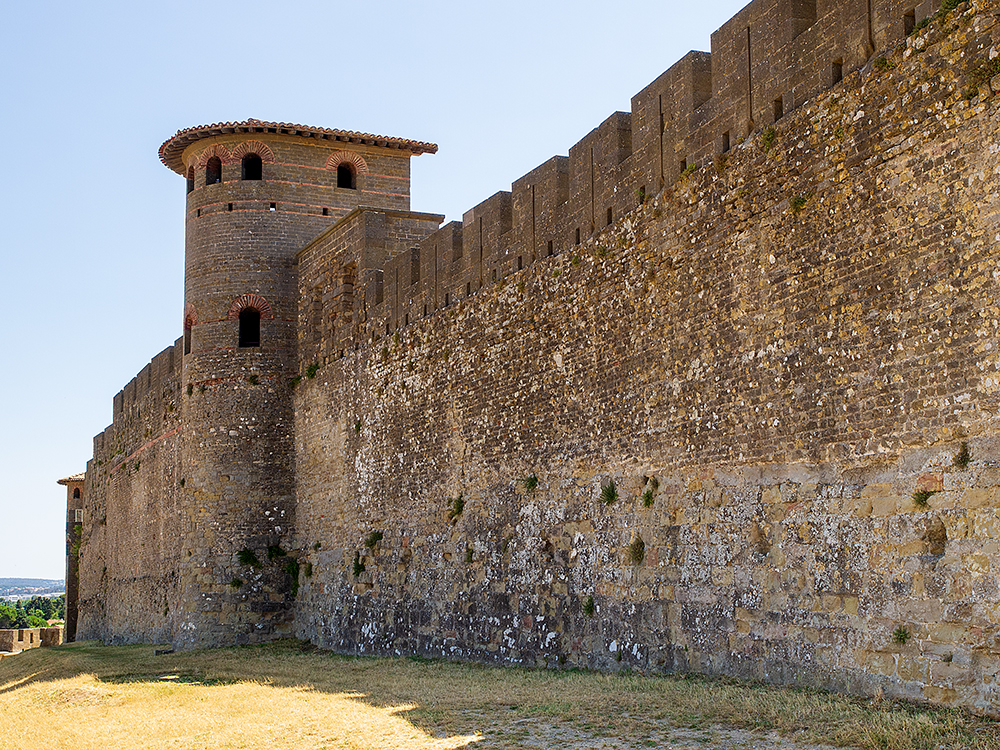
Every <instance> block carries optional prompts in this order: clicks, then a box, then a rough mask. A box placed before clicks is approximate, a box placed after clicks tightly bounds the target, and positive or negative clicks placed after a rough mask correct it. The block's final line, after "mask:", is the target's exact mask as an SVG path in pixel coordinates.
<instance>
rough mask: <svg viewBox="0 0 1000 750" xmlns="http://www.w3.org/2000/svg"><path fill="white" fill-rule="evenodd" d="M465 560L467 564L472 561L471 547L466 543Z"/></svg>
mask: <svg viewBox="0 0 1000 750" xmlns="http://www.w3.org/2000/svg"><path fill="white" fill-rule="evenodd" d="M465 562H466V563H467V564H468V563H471V562H472V547H470V546H468V545H466V546H465Z"/></svg>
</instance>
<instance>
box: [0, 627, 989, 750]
mask: <svg viewBox="0 0 1000 750" xmlns="http://www.w3.org/2000/svg"><path fill="white" fill-rule="evenodd" d="M154 650H155V647H154V646H152V645H149V646H117V647H112V646H102V645H100V644H97V643H94V642H85V643H76V644H67V645H64V646H60V647H58V648H53V649H37V650H33V651H31V652H27V653H25V654H22V655H19V656H17V657H13V658H10V659H4V660H3V661H2V662H0V694H3V693H11V692H14V693H16V692H17V691H19V690H23V689H24V688H26V687H28V686H30V685H33V684H38V683H45V682H52V681H55V680H60V679H67V678H72V677H75V676H79V675H93V677H94V678H95V679H96V680H99V681H100V682H103V683H107V684H131V683H164V682H173V683H176V684H186V685H199V686H206V687H209V688H212V687H217V686H227V685H233V684H235V683H256V684H260V685H265V686H271V687H276V688H295V689H300V690H303V691H308V692H316V693H322V694H325V695H327V696H330V697H331V698H335V699H336V700H337V701H340V700H350V701H357V702H358V703H360V704H363V705H365V706H367V707H370V708H372V709H377V710H379V711H382V712H384V713H387V714H392V715H394V716H397V717H399V718H400V719H402V720H404V721H405V722H407V723H408V725H409V726H411V727H413V728H415V729H418V730H420V732H422V733H424V734H426V735H427V737H431V738H445V737H446V738H448V740H449V741H457V742H459V743H464V744H453V745H451V746H453V747H459V746H466V745H474V744H478V743H477V741H476V740H475V739H474V738H471V737H469V735H471V734H473V733H475V732H480V731H484V728H489V729H490V730H492V731H493V732H494V733H497V732H499V733H501V734H502V733H504V732H507V731H511V730H513V729H514V727H515V725H516V724H518V723H519V722H524V721H529V722H538V723H541V724H543V725H545V726H552V727H582V728H585V729H586V731H587V732H588V733H590V734H592V735H597V736H605V737H610V736H618V737H629V736H631V737H635V736H641V733H642V732H648V731H650V730H651V729H657V728H661V729H662V728H663V727H667V726H670V727H688V728H690V727H709V726H712V725H721V726H729V727H740V728H743V729H748V730H753V731H769V730H777V731H779V732H781V733H783V734H795V735H797V736H801V737H802V738H803V739H806V740H810V741H817V740H823V741H825V742H827V743H829V744H834V745H841V746H845V745H851V746H859V747H885V748H894V749H895V748H899V749H900V750H906V749H907V748H914V749H915V748H926V747H940V748H947V749H949V750H950V749H951V748H998V750H1000V740H994V739H993V737H994V736H1000V731H998V730H1000V726H998V725H997V724H996V723H995V722H992V721H990V720H987V719H980V718H977V717H973V716H971V715H970V714H968V713H967V712H964V711H958V710H954V709H951V710H949V709H928V708H925V707H922V706H914V705H909V704H900V703H894V702H891V701H873V700H867V699H861V698H850V697H844V696H838V695H831V694H827V693H823V692H821V691H817V690H802V689H798V690H789V689H779V688H775V687H770V686H764V685H749V684H746V683H740V682H737V681H735V680H731V679H725V678H713V677H703V676H688V677H662V678H661V677H642V676H639V675H634V674H617V675H613V674H611V675H609V674H601V673H593V672H582V671H579V670H563V671H557V670H528V669H521V668H498V667H494V666H486V665H480V664H469V663H456V662H448V661H443V660H433V659H426V658H421V657H410V658H400V657H396V658H378V657H355V656H344V655H339V654H335V653H332V652H329V651H322V650H319V649H317V648H316V647H315V646H312V645H311V644H307V643H301V642H298V641H279V642H275V643H270V644H266V645H259V646H240V647H232V648H225V649H213V650H203V651H189V652H180V653H170V654H165V655H160V656H156V655H154Z"/></svg>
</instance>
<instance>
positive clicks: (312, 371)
mask: <svg viewBox="0 0 1000 750" xmlns="http://www.w3.org/2000/svg"><path fill="white" fill-rule="evenodd" d="M317 372H319V362H313V363H312V364H311V365H309V366H308V367H306V377H307V378H309V379H310V380H312V379H313V378H314V377H316V373H317Z"/></svg>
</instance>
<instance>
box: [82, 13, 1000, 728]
mask: <svg viewBox="0 0 1000 750" xmlns="http://www.w3.org/2000/svg"><path fill="white" fill-rule="evenodd" d="M939 9H940V12H939ZM996 13H997V10H996V7H995V6H994V4H993V3H992V2H987V1H986V0H983V1H982V2H978V3H975V2H974V3H971V4H969V3H963V4H960V5H957V6H956V5H955V4H954V3H947V4H946V5H945V6H944V7H943V8H942V7H941V3H931V2H924V3H920V4H914V5H911V6H907V5H906V4H900V3H896V2H892V1H888V0H887V1H885V2H883V1H882V0H873V1H872V2H858V1H857V0H841V1H838V2H834V1H833V0H816V1H815V2H810V1H808V0H795V1H794V2H793V1H792V0H757V1H756V2H753V3H751V4H750V5H748V6H747V7H746V8H744V9H743V10H742V11H741V12H740V13H739V14H737V16H736V17H734V18H733V19H732V20H731V21H730V22H728V23H727V24H725V25H724V26H723V27H722V28H721V29H719V30H718V31H717V32H716V33H715V34H714V35H713V37H712V52H711V54H709V53H691V54H689V55H688V56H686V57H685V58H684V59H682V60H681V61H680V62H678V63H677V64H676V65H675V66H673V67H672V68H670V69H669V70H668V71H666V72H665V73H664V74H663V75H662V76H660V77H659V78H657V80H656V81H654V82H653V83H651V84H650V85H649V86H648V87H646V88H645V89H644V90H643V91H641V92H639V93H638V94H637V95H636V96H635V97H634V98H633V102H632V111H631V113H614V114H613V115H611V116H610V117H609V118H607V119H606V120H605V122H603V123H602V124H601V125H600V126H599V127H598V128H596V129H595V130H594V131H593V132H592V133H590V134H588V135H587V136H586V137H585V138H584V139H583V140H582V141H581V142H580V143H578V144H576V145H574V146H572V147H571V148H570V149H569V155H568V156H557V157H554V158H553V159H551V160H549V161H547V162H545V163H544V164H542V165H541V166H539V167H537V168H536V169H534V170H532V171H531V172H529V173H528V174H527V175H525V176H524V177H522V178H521V179H519V180H518V181H516V182H515V184H514V185H513V186H512V187H511V190H510V192H507V191H501V192H498V193H496V194H495V195H493V196H491V197H489V198H487V199H486V200H484V201H481V202H479V203H478V204H477V205H475V206H474V207H473V208H472V209H470V210H469V211H468V212H466V214H465V216H464V217H463V221H462V222H461V223H457V222H455V223H451V224H447V225H445V226H440V223H441V220H442V217H440V216H436V215H431V214H418V213H414V212H411V211H410V210H409V205H408V199H407V196H408V187H407V188H405V189H404V188H403V187H400V188H399V189H398V190H396V189H393V188H391V187H390V184H396V183H399V184H402V183H403V182H404V179H403V178H407V179H408V175H409V171H408V159H409V157H410V156H411V155H418V154H420V153H427V152H432V151H433V150H434V148H435V147H433V144H422V143H418V142H413V141H402V140H399V139H391V138H384V137H382V136H370V135H367V134H357V133H350V132H347V131H327V130H322V129H316V128H306V127H304V126H295V125H286V124H280V123H261V122H259V121H247V122H244V123H223V124H219V125H213V126H203V127H201V128H194V129H191V130H188V131H181V133H178V135H177V136H175V137H174V138H173V139H171V140H170V141H168V142H167V143H166V144H164V147H163V149H161V155H162V156H163V158H164V161H165V162H166V163H167V164H168V166H170V167H171V168H172V169H175V171H178V172H179V173H181V174H186V175H187V176H188V187H189V195H188V247H187V253H188V256H187V273H186V296H185V302H186V309H185V316H184V317H185V336H184V338H183V339H180V340H178V342H177V343H176V344H175V345H174V346H173V347H172V348H170V349H168V350H167V351H165V352H164V353H163V354H161V355H160V356H158V357H157V358H156V360H154V362H153V363H152V365H151V366H150V368H148V369H147V370H144V372H143V373H140V375H139V376H138V378H137V379H136V380H135V381H133V383H131V384H129V386H127V387H126V388H125V389H124V391H123V392H122V394H120V395H119V396H118V397H116V399H115V421H114V424H113V425H112V426H111V427H109V428H108V430H106V431H105V433H103V434H102V435H100V436H98V438H97V439H95V459H94V461H92V462H91V463H90V465H89V466H88V470H87V473H86V480H85V483H84V491H83V494H82V507H80V508H78V509H77V510H79V512H81V513H82V523H81V529H80V531H79V537H80V541H79V545H78V551H79V559H78V561H75V562H74V564H75V565H77V569H78V570H79V599H80V600H79V631H80V637H99V638H102V639H104V640H109V641H138V640H158V641H162V640H170V641H172V642H174V643H175V644H176V645H178V646H179V647H194V646H200V645H209V646H210V645H221V644H226V643H242V642H253V641H261V640H267V639H270V638H274V637H279V636H282V635H287V634H296V635H298V636H299V637H302V638H306V639H308V640H311V641H313V642H315V643H317V644H320V645H322V646H324V647H327V648H332V649H335V650H338V651H343V652H349V653H371V654H396V653H400V654H401V653H420V654H428V655H440V656H446V657H451V658H460V659H475V660H480V661H489V662H495V663H503V664H524V665H536V666H549V667H551V668H558V667H560V666H587V667H592V668H598V669H605V670H617V669H623V668H631V669H639V670H643V671H651V672H653V671H699V672H705V673H717V674H729V675H736V676H741V677H748V678H753V679H762V680H767V681H770V682H775V683H783V684H803V685H813V686H818V687H825V688H831V689H836V690H844V691H850V692H857V693H862V694H881V695H890V696H898V697H903V698H909V699H916V700H923V701H930V702H934V703H941V704H949V705H959V706H965V707H969V708H971V709H973V710H976V711H980V712H984V713H993V714H996V713H997V706H998V705H1000V699H998V690H1000V683H998V680H1000V678H998V675H1000V609H998V606H997V603H996V602H997V595H998V587H1000V567H998V566H1000V548H998V544H1000V541H998V540H1000V489H998V487H1000V473H998V472H1000V438H998V436H1000V429H998V424H997V417H996V415H997V413H998V412H1000V403H998V402H1000V359H998V348H997V347H998V338H997V336H998V334H997V331H998V326H1000V323H998V321H1000V293H998V291H997V276H996V274H997V271H996V268H997V260H998V257H997V247H998V243H1000V234H998V232H1000V229H998V226H1000V201H998V198H997V191H996V179H997V175H998V174H1000V149H998V148H997V145H996V144H997V138H998V136H997V133H998V132H1000V94H998V93H997V92H1000V83H994V82H993V81H996V80H1000V79H994V78H993V76H994V74H996V73H1000V64H998V63H997V62H996V60H997V59H998V58H1000V47H998V36H1000V25H998V22H997V16H996ZM248 157H255V158H259V159H260V169H261V172H260V174H261V175H262V177H261V178H260V179H258V178H257V177H251V178H249V179H248V178H247V176H246V175H247V174H257V172H256V169H257V167H256V166H255V164H256V162H254V163H251V165H250V167H249V168H248V167H247V165H246V163H245V162H241V161H240V159H243V160H245V159H247V158H248ZM265 157H266V158H265ZM213 160H217V162H215V161H213ZM248 169H249V171H248ZM366 170H367V171H366ZM376 175H381V177H378V179H376ZM388 178H399V179H397V180H396V181H395V182H392V181H391V180H389V179H388ZM407 184H408V183H407ZM248 232H251V233H252V239H248V237H249V235H248V234H247V233H248ZM247 310H249V311H250V313H251V314H252V320H253V321H255V323H254V325H256V326H259V329H258V328H253V329H252V330H253V332H254V334H255V335H256V336H257V338H256V339H253V340H252V343H249V344H247V343H246V341H245V338H244V334H245V331H244V321H243V313H244V311H247ZM75 533H76V531H75V529H74V534H75Z"/></svg>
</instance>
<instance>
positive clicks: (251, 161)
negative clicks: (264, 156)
mask: <svg viewBox="0 0 1000 750" xmlns="http://www.w3.org/2000/svg"><path fill="white" fill-rule="evenodd" d="M242 164H243V179H244V180H262V179H264V162H263V161H261V158H260V157H259V156H258V155H257V154H247V155H246V156H244V157H243V162H242Z"/></svg>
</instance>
